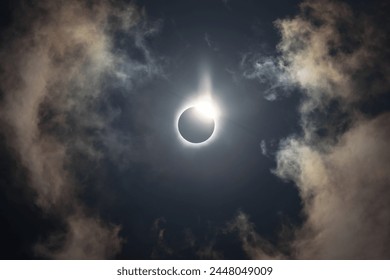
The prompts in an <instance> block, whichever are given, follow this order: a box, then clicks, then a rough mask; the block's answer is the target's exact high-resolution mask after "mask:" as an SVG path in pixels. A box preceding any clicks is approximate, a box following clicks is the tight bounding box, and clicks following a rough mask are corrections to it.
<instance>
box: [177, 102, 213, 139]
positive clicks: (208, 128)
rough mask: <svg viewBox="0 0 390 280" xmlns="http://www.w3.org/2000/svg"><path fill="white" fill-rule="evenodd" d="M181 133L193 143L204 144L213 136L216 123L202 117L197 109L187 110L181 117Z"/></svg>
mask: <svg viewBox="0 0 390 280" xmlns="http://www.w3.org/2000/svg"><path fill="white" fill-rule="evenodd" d="M178 126H179V132H180V134H181V136H182V137H183V138H184V139H185V140H187V141H188V142H191V143H202V142H204V141H206V140H207V139H209V138H210V137H211V135H213V132H214V128H215V122H214V120H213V119H212V118H211V117H207V116H204V115H202V114H201V113H200V112H199V111H198V110H197V109H196V108H195V107H190V108H188V109H187V110H185V111H184V112H183V113H182V114H181V115H180V117H179V122H178Z"/></svg>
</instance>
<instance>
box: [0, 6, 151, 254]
mask: <svg viewBox="0 0 390 280" xmlns="http://www.w3.org/2000/svg"><path fill="white" fill-rule="evenodd" d="M92 3H93V4H92ZM92 3H89V2H88V3H87V1H37V2H36V3H34V4H31V3H27V2H23V3H22V5H21V9H20V10H19V12H18V14H17V16H16V21H15V24H14V25H13V26H11V28H10V30H9V31H8V32H7V33H6V34H5V35H4V36H3V38H2V40H3V42H6V44H2V45H3V47H2V48H1V50H0V60H1V74H0V81H1V91H2V93H3V97H2V101H1V112H0V118H1V129H2V133H4V134H5V135H6V137H7V140H8V144H9V146H11V147H12V149H13V150H14V151H15V153H16V155H17V157H18V158H19V160H20V164H21V165H22V166H24V167H25V168H26V169H27V171H28V177H29V186H30V187H31V188H32V189H33V190H34V191H35V193H36V201H35V202H36V204H37V205H38V206H39V207H41V208H42V209H43V211H45V212H47V213H49V214H51V215H55V216H56V217H57V218H58V219H59V220H60V221H61V222H62V223H63V224H64V225H65V231H64V232H57V233H53V236H51V237H50V238H49V240H45V241H44V242H42V244H37V246H36V249H37V250H36V251H37V253H39V254H42V255H43V256H44V257H50V258H61V259H62V258H77V259H79V258H88V259H90V258H97V259H100V258H110V257H113V256H114V255H115V254H117V253H118V252H119V251H120V248H121V244H122V241H123V240H122V238H121V237H120V236H119V230H120V227H119V226H117V225H111V224H109V223H106V222H104V221H102V220H101V219H100V218H99V216H98V215H97V214H91V213H92V212H93V211H91V210H90V209H88V210H87V209H86V207H85V206H84V204H83V203H82V202H81V200H80V199H79V198H78V194H79V193H80V187H81V186H80V183H79V182H78V181H77V179H76V177H75V176H74V174H73V170H74V169H76V168H77V165H76V164H77V158H74V157H72V155H74V154H78V155H79V156H81V157H84V158H88V159H89V160H91V161H95V160H99V159H100V158H102V157H104V156H110V157H112V160H114V161H118V162H119V164H120V163H121V159H123V158H128V157H130V155H131V146H130V143H131V137H130V136H129V135H127V134H124V133H121V132H119V131H117V130H115V129H114V128H113V127H112V126H111V125H110V124H111V122H112V121H113V120H114V119H115V118H116V116H117V115H118V114H120V111H118V110H115V109H113V108H110V107H109V106H108V108H106V110H105V112H104V113H103V112H102V111H100V110H99V109H98V108H99V104H100V102H102V101H104V100H105V99H107V98H108V94H109V93H110V90H108V89H109V86H108V85H109V84H110V85H111V86H112V87H115V86H116V87H122V88H125V89H126V94H129V93H130V92H131V89H132V86H133V85H134V84H135V83H136V82H139V81H140V80H145V79H147V78H148V77H150V76H152V75H154V74H155V73H156V72H158V69H157V67H156V64H155V61H154V59H153V56H152V55H151V53H150V52H149V50H148V48H147V47H146V44H145V42H144V38H145V37H146V36H149V35H151V34H153V33H154V32H156V28H157V27H156V26H149V25H148V24H146V23H145V21H144V20H143V14H142V12H140V11H138V10H137V9H136V7H134V6H133V5H122V4H118V3H117V4H114V2H108V1H93V2H92ZM118 34H119V35H120V34H121V36H123V35H125V36H127V37H130V38H132V42H133V43H132V45H131V46H129V48H130V47H133V48H135V49H137V50H139V52H141V54H142V57H143V58H142V59H135V58H131V57H130V56H128V55H127V54H126V53H125V52H124V51H121V50H120V49H115V50H114V47H115V38H116V37H115V36H119V35H118ZM91 131H93V132H94V133H90V132H91ZM96 142H98V143H100V145H101V146H103V147H104V149H103V150H102V149H99V148H97V147H96ZM104 151H106V152H104Z"/></svg>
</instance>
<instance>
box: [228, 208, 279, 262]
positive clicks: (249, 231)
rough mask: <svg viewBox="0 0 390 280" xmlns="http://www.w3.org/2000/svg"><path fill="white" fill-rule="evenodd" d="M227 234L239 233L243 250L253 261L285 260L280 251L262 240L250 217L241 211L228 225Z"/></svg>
mask: <svg viewBox="0 0 390 280" xmlns="http://www.w3.org/2000/svg"><path fill="white" fill-rule="evenodd" d="M226 232H238V235H239V239H240V240H241V243H242V249H243V251H244V252H245V254H246V255H247V256H248V257H249V258H251V259H284V258H285V257H284V256H283V255H282V253H281V252H280V251H279V249H278V248H277V247H275V246H273V245H272V244H271V243H270V242H268V241H267V240H265V239H264V238H262V237H261V236H260V235H259V234H258V233H257V232H256V230H255V226H254V224H252V223H251V222H250V220H249V217H248V216H247V215H246V214H245V213H243V212H241V211H239V212H238V213H237V216H236V217H235V218H234V219H233V220H232V221H231V222H229V223H228V225H227V228H226Z"/></svg>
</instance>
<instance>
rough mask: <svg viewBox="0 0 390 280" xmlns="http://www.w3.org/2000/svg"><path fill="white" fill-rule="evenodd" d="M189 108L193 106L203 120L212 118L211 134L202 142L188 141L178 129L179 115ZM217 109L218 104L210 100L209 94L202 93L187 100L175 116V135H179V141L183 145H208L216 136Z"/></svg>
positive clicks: (217, 126)
mask: <svg viewBox="0 0 390 280" xmlns="http://www.w3.org/2000/svg"><path fill="white" fill-rule="evenodd" d="M190 108H194V109H195V111H196V112H197V117H199V118H204V119H205V120H206V119H212V120H213V122H214V129H213V132H212V134H211V136H210V137H209V138H207V139H206V140H205V141H203V142H199V143H193V142H190V141H188V140H187V139H185V138H184V137H183V136H182V135H181V133H180V131H179V120H180V117H181V115H182V114H183V113H184V112H185V111H187V110H188V109H190ZM219 115H220V113H219V109H218V106H216V104H215V102H214V101H213V100H212V98H211V96H210V94H207V95H204V96H201V97H199V98H197V99H195V100H193V101H191V102H188V103H186V104H185V105H184V106H183V107H182V108H181V109H180V110H179V112H178V114H177V116H176V123H175V125H176V132H177V135H178V137H179V140H180V142H181V143H183V144H184V145H186V146H191V147H201V146H204V145H208V144H210V143H211V142H212V141H213V140H214V139H215V138H216V136H217V134H218V128H219V125H218V119H219Z"/></svg>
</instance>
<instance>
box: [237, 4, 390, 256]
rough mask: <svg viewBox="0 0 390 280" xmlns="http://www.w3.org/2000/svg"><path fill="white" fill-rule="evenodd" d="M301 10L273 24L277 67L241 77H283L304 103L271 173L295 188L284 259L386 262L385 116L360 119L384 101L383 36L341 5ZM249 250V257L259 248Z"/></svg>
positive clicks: (388, 133)
mask: <svg viewBox="0 0 390 280" xmlns="http://www.w3.org/2000/svg"><path fill="white" fill-rule="evenodd" d="M300 7H301V12H300V14H298V15H297V16H295V17H292V18H289V19H280V20H278V21H276V27H277V28H278V29H279V31H280V34H281V42H280V44H279V45H278V50H279V52H280V55H279V57H276V58H274V59H273V60H271V61H269V60H268V58H264V59H257V60H256V61H259V63H257V62H256V63H255V64H254V65H253V66H254V68H252V72H249V75H248V73H245V75H247V76H248V77H252V78H257V79H260V81H263V79H264V80H265V83H270V84H271V85H272V84H275V86H277V87H279V85H280V78H278V77H277V76H278V75H281V76H280V77H282V80H283V81H286V83H282V84H283V85H286V86H287V87H288V86H289V85H288V84H290V87H295V88H298V89H300V91H301V92H302V94H303V95H304V98H303V101H302V103H301V106H300V114H301V126H302V131H303V132H302V135H299V136H296V135H295V136H291V137H288V138H287V139H284V140H283V141H281V144H280V150H279V152H278V153H277V167H276V169H275V170H274V172H275V174H276V175H278V176H280V177H281V178H283V179H285V180H290V181H292V182H294V183H295V184H296V185H297V187H298V190H299V193H300V196H301V199H302V202H303V212H304V215H305V217H306V219H305V222H304V224H303V226H302V227H300V228H297V229H295V237H294V240H293V241H292V242H290V245H289V247H290V249H289V253H288V254H287V255H288V257H291V258H301V259H302V258H303V259H311V258H314V259H355V258H359V259H386V258H389V256H390V251H389V250H388V248H389V242H390V239H389V235H390V226H389V223H388V221H389V213H390V207H389V203H388V202H389V201H390V191H389V188H388V186H389V183H390V175H389V173H388V170H389V168H390V150H389V149H388V147H387V146H388V145H387V144H386V143H389V141H390V127H389V123H390V115H389V113H383V112H373V113H372V114H370V115H366V114H364V113H363V111H362V110H361V108H362V106H363V105H364V103H365V102H367V101H368V100H370V102H372V101H373V100H375V99H376V98H377V97H379V96H380V95H383V94H388V93H389V90H390V85H389V79H387V78H386V77H388V76H389V71H390V67H389V65H388V63H387V61H389V55H390V53H389V45H388V40H386V37H387V35H386V34H388V30H385V28H386V25H378V24H377V22H375V21H374V20H373V19H372V18H370V17H369V16H366V15H362V14H357V13H355V12H354V11H353V10H352V9H351V8H350V7H349V6H348V5H346V4H344V3H342V2H338V1H331V0H323V1H305V2H303V3H302V4H301V6H300ZM382 20H386V19H384V18H383V19H382ZM267 61H268V62H267ZM275 61H277V64H275ZM267 65H268V66H267ZM267 69H270V70H269V71H268V72H267V73H266V74H264V72H266V70H267ZM274 69H275V70H274ZM279 72H280V73H279ZM268 73H271V74H270V75H271V77H270V78H269V79H268V77H267V75H268ZM285 77H287V79H285ZM270 88H271V89H272V86H271V87H270ZM276 94H277V93H276ZM282 94H283V93H282ZM240 228H243V229H246V228H247V226H241V227H240ZM244 232H245V231H244ZM250 232H251V231H250ZM241 239H242V240H243V245H244V250H245V251H247V252H248V255H250V256H252V257H256V258H257V257H260V258H263V257H265V258H268V257H269V256H267V255H264V254H263V253H262V252H263V251H262V250H260V251H259V252H260V255H259V256H256V254H254V253H253V252H251V251H250V250H248V249H247V248H248V242H246V239H247V238H245V236H243V237H242V238H241ZM249 247H250V248H251V250H252V248H253V250H255V251H256V252H257V250H258V247H260V248H262V245H260V246H258V245H256V244H253V245H251V244H250V245H249Z"/></svg>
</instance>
